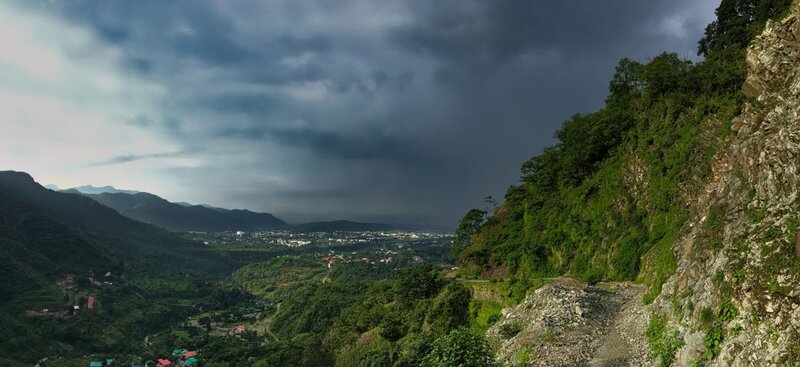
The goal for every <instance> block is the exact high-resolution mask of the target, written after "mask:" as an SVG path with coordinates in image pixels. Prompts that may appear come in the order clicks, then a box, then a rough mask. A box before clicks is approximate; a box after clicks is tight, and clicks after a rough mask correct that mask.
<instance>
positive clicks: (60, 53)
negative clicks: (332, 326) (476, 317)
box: [0, 0, 719, 227]
mask: <svg viewBox="0 0 800 367" xmlns="http://www.w3.org/2000/svg"><path fill="white" fill-rule="evenodd" d="M718 3H719V2H718V1H714V0H702V1H694V0H678V1H667V0H657V1H646V2H645V1H636V0H624V1H623V0H613V1H602V2H601V1H590V0H580V1H578V0H576V1H563V2H550V1H502V2H496V1H435V2H430V1H399V0H397V1H382V2H375V1H368V0H346V1H336V2H329V1H324V0H316V1H315V0H302V1H295V0H293V1H266V2H265V1H236V2H230V1H214V0H208V1H201V0H198V1H194V0H193V1H170V2H163V1H135V2H127V1H125V2H123V1H119V2H118V1H102V2H98V1H70V2H61V1H49V0H41V1H22V0H16V1H10V2H4V3H2V4H0V34H3V37H2V38H0V105H1V106H2V108H0V131H1V132H2V133H0V169H3V170H5V169H9V170H18V171H25V172H28V173H30V174H31V175H32V176H33V177H34V179H36V180H37V181H38V182H40V183H41V184H43V185H45V184H55V185H58V186H59V187H60V188H69V187H75V186H81V185H94V186H105V185H112V186H114V187H117V188H120V189H128V190H138V191H145V192H150V193H153V194H156V195H158V196H161V197H163V198H165V199H167V200H169V201H173V202H191V203H196V204H208V205H212V206H219V207H226V208H242V209H250V210H253V211H260V212H270V213H273V214H275V215H277V216H279V217H281V218H284V219H286V220H288V221H291V222H303V221H316V220H333V219H342V218H345V219H351V220H359V221H372V222H391V223H401V222H402V223H413V224H435V225H443V226H451V227H452V226H455V224H456V222H457V221H458V219H459V218H460V216H461V215H462V214H463V213H464V212H465V211H466V210H467V209H469V208H471V207H481V206H483V198H484V197H485V196H487V195H493V196H494V197H496V198H498V199H500V198H502V195H503V194H504V192H505V189H506V188H507V187H508V186H509V185H511V184H514V183H516V182H517V179H518V176H519V167H520V166H521V164H522V163H523V162H524V161H525V160H527V159H528V158H530V157H531V156H533V155H535V154H538V153H539V152H540V151H541V149H542V148H543V147H545V146H547V145H550V144H552V143H553V138H552V135H553V133H554V132H555V130H556V129H557V128H558V127H559V126H560V125H561V123H562V122H563V121H564V120H566V119H568V118H569V117H570V116H571V115H573V114H575V113H585V112H591V111H594V110H596V109H598V108H599V107H601V106H602V104H603V100H604V98H605V96H606V94H607V83H608V81H609V79H610V78H611V76H612V75H613V71H614V66H615V65H616V63H617V61H618V60H619V59H620V58H623V57H629V58H632V59H635V60H639V61H647V60H648V59H651V58H652V57H654V56H656V55H658V54H659V53H661V52H664V51H668V52H675V53H677V54H678V55H680V56H682V57H686V58H689V59H693V60H694V59H696V58H697V56H696V48H697V41H698V40H699V38H700V37H701V35H702V32H703V29H704V28H705V26H706V25H707V24H708V23H709V22H710V21H711V20H712V19H713V18H714V8H715V7H716V6H717V5H718Z"/></svg>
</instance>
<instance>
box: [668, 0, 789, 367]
mask: <svg viewBox="0 0 800 367" xmlns="http://www.w3.org/2000/svg"><path fill="white" fill-rule="evenodd" d="M798 17H800V5H798V3H795V5H793V7H792V12H791V14H790V15H789V16H788V17H787V18H786V19H784V20H783V21H781V22H769V23H768V24H767V25H766V28H765V30H764V32H763V33H762V34H761V35H760V36H758V37H756V39H755V40H754V41H753V42H752V44H751V46H750V48H749V50H748V55H747V63H748V78H747V81H746V83H745V85H744V86H743V89H744V92H745V94H746V95H747V96H748V97H750V98H751V99H752V100H751V101H750V102H748V103H747V104H746V106H745V109H744V112H743V113H742V114H741V115H740V116H739V117H737V118H736V119H735V120H734V121H733V124H732V129H733V131H734V134H735V135H734V137H733V138H732V139H731V142H730V146H729V149H727V150H723V151H722V152H721V153H720V154H718V156H717V157H715V160H714V163H713V178H712V180H711V181H710V183H709V184H708V185H707V186H706V190H705V193H704V194H703V195H701V196H700V197H699V198H697V200H696V202H695V204H694V210H695V213H696V217H695V218H694V219H693V220H692V221H691V222H690V223H689V230H687V232H686V233H685V235H684V236H683V237H682V238H681V240H680V241H679V243H677V244H676V245H675V247H674V249H675V252H676V255H677V257H678V258H679V265H678V270H677V272H676V274H675V275H674V276H673V277H672V278H671V279H670V280H669V281H668V282H667V283H665V284H664V286H663V288H662V294H661V296H659V298H658V299H657V301H656V303H655V305H654V308H655V310H656V311H658V312H661V313H663V314H665V315H667V316H668V317H669V318H670V319H671V320H672V325H673V327H675V328H677V329H678V330H679V332H680V335H681V336H682V338H683V340H684V346H683V348H681V350H679V351H678V354H677V358H676V364H677V365H679V366H689V365H691V364H692V363H699V362H700V361H702V362H704V363H705V365H706V366H790V365H795V364H793V363H798V362H800V306H799V305H798V304H800V276H799V275H798V273H799V271H800V259H798V257H797V256H796V254H797V251H799V250H800V249H796V246H798V245H797V243H800V242H797V241H798V240H800V239H798V238H796V236H797V230H798V227H800V201H798V197H797V194H798V189H800V176H798V173H800V19H798ZM709 221H716V223H718V225H714V224H713V223H709ZM715 332H719V336H715V334H714V333H715Z"/></svg>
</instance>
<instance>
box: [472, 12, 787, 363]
mask: <svg viewBox="0 0 800 367" xmlns="http://www.w3.org/2000/svg"><path fill="white" fill-rule="evenodd" d="M732 3H736V4H740V3H741V4H743V3H745V2H735V1H730V2H728V4H732ZM762 3H765V2H762ZM725 4H726V3H725V2H723V6H721V8H724V5H725ZM719 14H720V11H719V10H718V15H719ZM781 14H782V13H781ZM774 18H776V19H780V20H778V21H773V20H768V21H766V25H764V27H763V31H758V33H759V34H758V35H756V36H755V37H754V38H752V40H751V41H750V43H749V46H748V47H747V50H746V69H747V70H746V71H747V72H746V80H745V79H744V78H741V79H738V80H739V81H738V82H736V83H733V84H735V86H736V87H735V90H734V91H732V92H727V93H728V94H725V95H724V96H723V97H724V98H721V99H720V94H716V92H715V91H714V90H713V89H712V90H711V91H705V92H700V93H699V94H697V95H699V96H700V97H698V100H699V101H701V102H699V103H698V102H695V103H694V104H693V105H691V106H690V107H687V108H686V109H685V110H684V112H681V113H680V114H676V115H674V116H678V117H673V116H670V115H669V114H664V115H663V118H661V117H659V118H661V120H663V121H665V125H664V126H665V127H664V128H663V129H662V130H652V131H655V133H654V132H652V131H648V130H647V129H652V128H651V127H652V126H653V125H654V124H655V123H654V122H653V121H661V120H657V119H656V120H648V119H649V118H651V117H652V116H651V115H648V114H647V113H645V112H641V113H639V114H638V115H636V116H635V118H636V119H637V122H636V125H634V126H637V127H636V128H635V130H632V131H630V132H627V133H626V134H628V135H626V137H625V138H624V139H623V140H622V143H621V144H620V145H619V146H618V147H616V148H615V149H614V150H612V151H611V153H610V158H609V159H606V160H605V161H604V162H603V163H602V165H601V166H600V169H599V170H597V171H596V172H595V173H593V174H592V175H590V176H587V177H589V178H587V179H585V180H584V181H582V183H581V184H580V185H579V186H577V187H578V188H584V189H583V191H581V192H579V193H578V194H576V195H573V196H564V197H566V198H575V202H576V203H577V204H575V207H577V208H578V209H574V208H571V207H570V205H571V204H570V202H566V203H565V202H564V200H562V199H556V200H553V203H554V204H552V206H551V207H548V206H547V204H545V205H544V207H545V208H546V209H547V210H546V211H540V212H535V211H532V210H531V209H530V208H532V207H534V208H535V206H536V205H541V204H537V203H536V201H535V200H531V199H530V195H529V196H528V199H527V201H524V204H525V205H524V208H523V209H520V211H521V212H524V221H520V222H522V223H523V224H520V225H518V226H517V227H513V225H512V224H510V223H514V222H513V220H512V219H507V218H511V217H512V215H511V214H508V213H507V212H509V211H510V212H512V214H513V204H514V196H513V195H520V196H522V195H521V194H518V193H516V192H514V191H512V190H510V191H509V192H510V195H507V198H506V203H505V204H504V206H502V207H501V208H500V210H498V212H497V213H495V215H494V216H493V217H492V218H490V219H489V221H488V222H487V224H485V225H484V226H483V227H482V228H481V230H480V231H478V232H477V234H476V237H475V238H474V239H473V241H472V243H471V245H470V247H469V248H468V249H467V251H466V253H467V255H468V256H473V257H475V256H476V255H475V254H478V255H481V256H484V257H485V258H487V259H489V261H488V263H489V264H490V265H489V266H484V268H488V269H489V270H495V269H496V268H498V267H500V266H507V265H508V264H509V263H511V264H513V262H509V261H505V262H503V261H504V260H500V261H497V258H498V256H497V253H498V252H499V250H497V249H504V248H511V249H516V248H526V247H525V246H528V247H527V248H533V249H537V248H540V247H541V246H540V247H533V246H532V245H530V244H527V245H526V243H535V244H540V243H544V244H557V246H553V245H549V247H545V248H544V249H543V250H541V251H540V252H537V254H541V255H540V256H541V258H543V259H546V260H544V261H541V262H540V263H537V264H536V265H534V266H531V268H536V267H537V266H538V267H542V266H546V265H547V264H551V263H553V262H554V261H561V262H564V263H568V264H570V265H569V266H565V267H561V268H558V267H551V269H554V270H553V273H559V272H560V273H561V274H566V275H569V276H575V277H578V278H581V279H584V280H589V281H591V280H592V277H591V276H587V275H586V274H590V275H591V272H586V271H581V269H591V268H592V267H595V268H596V269H600V270H602V272H601V275H600V278H601V279H610V280H615V278H616V279H619V278H623V277H620V276H619V274H620V273H619V271H618V269H619V268H620V264H621V263H624V262H621V261H620V259H622V260H624V259H629V258H628V257H624V256H616V255H615V257H612V256H611V255H609V254H614V252H616V253H617V254H620V253H622V252H621V250H620V249H622V248H624V246H625V245H626V243H633V244H635V245H636V246H644V247H645V248H646V249H647V251H646V252H644V253H641V257H640V258H641V263H640V264H639V263H635V269H637V271H638V275H637V277H636V279H637V281H638V282H640V283H643V284H644V285H646V286H647V287H648V288H647V289H644V288H643V287H638V286H634V285H630V284H628V283H605V286H603V287H599V288H598V287H588V288H587V287H585V286H580V285H576V284H551V285H547V286H545V287H542V288H540V289H539V290H536V291H534V292H531V293H529V294H528V295H527V297H525V298H524V299H523V301H522V302H521V303H520V304H519V305H517V306H515V307H513V308H509V309H506V310H504V312H503V313H504V317H503V318H502V319H501V320H500V321H499V322H498V323H496V324H495V325H494V326H493V327H491V328H490V329H489V331H488V332H487V337H488V338H489V340H490V341H491V343H492V344H493V346H494V347H495V348H496V350H498V353H499V360H500V361H502V362H503V363H504V364H505V365H512V366H517V365H519V366H642V365H652V366H670V365H676V366H681V367H689V366H720V367H721V366H776V367H778V366H780V367H794V366H800V198H799V197H798V193H799V192H800V1H795V2H794V4H793V5H792V6H791V7H790V9H789V11H788V14H787V15H785V16H778V17H774ZM715 24H716V25H714V26H716V27H717V28H719V27H722V26H721V25H720V24H722V23H721V22H715ZM762 24H763V23H762ZM713 29H714V28H712V31H713ZM753 29H755V26H754V28H753ZM758 29H759V30H760V29H761V28H760V25H759V27H758ZM723 33H724V32H723ZM756 33H757V32H753V34H756ZM743 44H746V43H743ZM731 47H733V46H731ZM729 50H730V48H725V47H718V48H717V50H716V51H714V52H716V54H711V55H710V56H709V60H711V61H708V62H706V63H699V64H697V65H696V66H693V68H694V69H692V70H699V72H698V73H697V74H693V75H694V76H697V75H705V76H708V75H715V74H714V73H716V72H718V71H719V70H722V69H723V68H719V67H716V66H713V65H714V63H716V62H718V59H716V60H715V58H716V57H726V56H725V55H733V54H735V53H734V51H731V52H730V53H726V52H727V51H729ZM741 51H742V48H739V49H738V51H736V52H739V53H738V54H735V55H736V56H734V57H733V58H731V60H736V61H733V62H730V63H727V64H722V65H734V66H733V67H735V68H738V67H739V65H744V64H743V63H742V60H743V59H744V56H743V55H744V54H743V53H741ZM739 55H741V56H739ZM709 65H712V66H710V67H709ZM646 67H647V68H652V67H653V66H652V64H650V65H647V66H646ZM704 68H706V69H704ZM648 72H649V71H648ZM709 73H710V74H709ZM645 74H646V75H647V73H645ZM690 75H692V74H690ZM712 78H714V77H712ZM722 79H724V78H722ZM717 80H719V79H717ZM742 80H744V83H743V84H742ZM652 84H653V81H652V79H647V78H645V85H646V87H645V90H646V89H647V88H650V86H652ZM712 85H714V84H713V83H712ZM740 86H741V89H739V87H740ZM676 90H680V91H681V93H689V92H686V90H691V88H687V87H685V86H680V87H678V88H677V89H676ZM740 91H741V93H740ZM612 94H613V87H612ZM742 94H743V95H744V97H746V99H742ZM644 95H647V92H645V94H644ZM709 96H710V97H709ZM637 98H640V97H637ZM659 98H664V97H659ZM715 98H716V100H717V101H719V100H736V101H737V102H735V103H731V106H736V107H735V108H729V109H726V108H719V109H717V110H716V111H709V110H707V109H704V108H703V107H702V105H703V103H706V102H705V101H714V100H715ZM726 98H727V99H726ZM742 101H744V102H743V103H742ZM669 103H673V101H670V102H669ZM712 104H713V103H712ZM607 108H608V107H607ZM730 111H734V112H733V113H731V112H730ZM682 116H692V118H696V120H692V121H694V124H695V125H691V126H695V127H699V128H698V130H688V128H687V130H685V131H687V132H688V133H678V134H675V135H673V136H671V137H670V138H674V139H676V140H677V139H683V140H681V141H686V142H687V146H689V147H691V148H689V149H686V150H684V153H685V154H686V155H687V156H689V158H686V159H684V160H674V161H673V163H672V165H671V166H670V165H663V166H661V167H659V165H658V164H659V163H658V159H655V160H654V159H652V157H650V158H647V157H648V155H652V152H654V151H655V152H658V154H660V155H656V157H658V158H659V159H664V160H666V159H668V158H669V157H674V154H673V153H675V154H677V153H676V151H670V150H669V149H671V148H672V147H674V146H677V145H680V144H681V143H679V142H676V141H673V140H669V138H668V139H667V140H669V141H668V143H667V144H664V145H663V146H664V147H670V148H669V149H664V148H659V149H660V150H658V149H654V148H653V147H654V146H657V144H654V143H653V142H654V141H655V142H656V143H657V142H658V139H659V134H663V133H664V132H669V131H675V130H678V131H684V130H681V129H684V125H681V121H683V120H682V119H684V117H682ZM685 126H690V125H685ZM670 129H672V130H670ZM692 134H694V135H697V136H700V138H699V139H698V140H691V139H688V138H687V136H689V135H692ZM642 142H644V143H642ZM564 144H566V143H564ZM566 148H568V147H566ZM566 148H563V147H558V149H562V150H563V149H566ZM665 151H666V152H667V153H664V152H665ZM704 154H705V155H707V159H706V160H704V159H703V158H702V157H703V155H704ZM536 159H539V158H534V160H533V161H534V164H540V165H539V166H536V167H537V169H539V171H541V168H540V167H542V164H541V161H535V160H536ZM609 167H611V168H609ZM612 168H613V169H612ZM523 169H524V168H523ZM608 172H613V173H614V174H608ZM617 172H619V174H616V173H617ZM671 172H681V173H680V174H678V175H676V176H675V181H667V182H668V183H669V182H675V186H674V188H675V189H674V190H672V191H669V190H667V189H665V188H670V187H672V186H670V185H669V184H664V182H663V181H659V180H662V178H663V177H662V176H667V175H669V174H670V173H671ZM535 173H536V174H537V175H538V176H535V177H534V178H539V177H541V175H540V172H535ZM604 175H605V176H604ZM598 177H601V179H598ZM603 177H606V178H607V177H612V178H614V179H602V178H603ZM593 180H594V182H599V183H594V182H592V181H593ZM587 182H588V183H587ZM540 186H541V180H539V181H535V180H534V182H533V183H527V182H526V183H523V185H522V187H524V188H525V189H527V190H532V189H531V188H530V187H534V189H537V190H538V188H539V187H540ZM562 187H563V184H562ZM614 187H617V188H618V189H617V190H616V191H614V189H613V188H614ZM559 190H561V191H558V192H564V189H563V188H562V189H559ZM604 191H609V192H611V193H613V195H608V197H610V198H611V199H609V200H608V203H610V204H608V205H607V207H605V208H606V209H607V211H606V212H607V213H608V214H607V217H603V216H597V215H595V216H590V215H587V214H586V213H592V212H590V211H587V210H584V209H583V208H584V207H591V206H594V205H597V203H598V202H602V199H603V192H604ZM598 193H599V194H598ZM659 195H666V196H668V197H667V198H663V200H662V202H663V203H668V204H667V205H664V204H662V205H659V204H658V201H657V199H660V198H661V197H660V196H659ZM518 201H521V200H518ZM631 208H635V209H631ZM595 212H601V211H600V210H595ZM628 212H635V213H636V215H635V216H630V217H629V218H634V220H630V219H625V218H626V217H625V215H627V214H626V213H628ZM665 212H666V213H675V214H674V215H672V214H670V215H667V216H664V217H663V219H660V218H662V217H661V216H663V214H662V213H665ZM541 213H545V214H547V213H555V214H553V215H552V218H556V219H554V220H552V221H550V222H548V223H546V224H543V225H540V226H539V227H538V228H537V227H534V226H528V222H531V221H534V220H535V219H533V218H534V215H541ZM564 213H567V215H562V214H564ZM558 215H561V216H562V217H563V218H567V219H566V220H567V221H566V222H564V221H563V220H562V219H563V218H562V217H558ZM619 218H623V219H621V220H620V219H619ZM587 223H588V226H589V227H593V228H599V229H598V230H597V231H596V232H594V233H593V232H590V231H583V232H581V226H587ZM620 224H621V225H622V227H624V226H632V225H635V226H639V228H641V232H642V233H645V234H644V235H637V236H632V235H631V236H628V235H625V236H620V237H612V236H609V235H606V234H605V233H613V232H614V231H616V230H617V229H618V228H620ZM503 226H505V227H509V228H512V230H507V231H505V232H503V231H500V230H498V229H497V228H503ZM554 226H560V227H563V228H565V229H564V230H562V231H561V232H559V233H566V235H560V236H550V237H547V236H541V235H539V236H538V237H534V236H529V237H530V238H528V237H526V238H522V239H519V240H516V241H518V243H522V245H517V244H516V243H514V242H513V241H511V240H508V239H507V238H511V239H512V240H513V239H514V237H513V235H507V234H506V233H512V234H513V233H514V231H515V230H516V231H519V229H518V228H522V229H523V230H524V231H522V233H524V234H526V235H527V234H528V233H544V234H548V233H553V232H554V230H553V229H552V228H554ZM659 228H668V229H669V228H671V229H670V230H664V229H659ZM670 231H674V232H670ZM604 232H605V233H604ZM587 233H588V234H589V235H587ZM501 235H505V237H503V236H501ZM491 236H494V237H491ZM487 238H488V239H487ZM526 241H527V242H526ZM626 241H628V242H626ZM494 243H500V244H501V245H493V244H494ZM587 243H588V244H590V245H588V246H585V245H583V244H587ZM481 246H483V247H481ZM493 246H494V247H493ZM576 247H577V248H578V249H579V250H578V251H575V252H577V253H578V254H577V255H570V252H569V251H574V250H571V249H574V248H576ZM487 248H488V249H489V250H487ZM582 248H586V249H588V250H585V251H584V250H581V249H582ZM640 248H641V247H640ZM565 249H566V250H565ZM470 251H471V252H470ZM480 251H483V252H480ZM582 251H584V252H582ZM528 252H530V250H528ZM523 254H525V252H523ZM582 254H584V255H586V258H587V259H588V260H585V261H586V262H587V263H588V264H589V265H587V266H586V267H581V266H577V265H580V264H581V261H583V260H581V255H582ZM569 256H572V257H569ZM634 256H638V255H636V254H635V253H634ZM553 259H555V260H553ZM638 259H639V258H638V257H637V261H638ZM498 264H499V265H498ZM542 264H545V265H542ZM576 264H577V265H576ZM598 264H599V265H598ZM606 269H607V270H606ZM517 273H518V274H519V273H523V274H524V270H521V271H520V270H517ZM484 274H489V275H488V276H492V275H491V273H489V272H487V273H484ZM645 292H646V294H645V295H644V299H643V297H642V296H643V293H645ZM650 301H652V303H651V302H650ZM645 304H647V305H645ZM645 345H647V346H646V347H645Z"/></svg>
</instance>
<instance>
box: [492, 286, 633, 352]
mask: <svg viewBox="0 0 800 367" xmlns="http://www.w3.org/2000/svg"><path fill="white" fill-rule="evenodd" d="M642 293H643V289H642V288H641V287H638V286H634V285H631V284H626V283H622V284H614V285H610V284H609V285H607V286H606V287H603V288H598V287H582V286H580V285H579V284H577V282H573V283H569V282H560V283H554V284H549V285H546V286H544V287H542V288H539V289H537V290H536V291H534V292H533V293H532V294H530V295H529V296H528V297H527V298H526V299H525V301H524V302H522V303H521V304H519V305H517V306H515V307H513V308H511V309H507V310H505V312H504V315H505V317H504V318H503V320H501V321H500V322H498V323H497V324H495V325H494V326H492V327H491V328H490V329H489V331H488V332H487V336H488V338H489V340H490V342H491V343H492V345H493V346H494V347H495V348H496V349H497V350H498V351H499V360H500V361H501V363H502V364H503V365H507V366H542V367H544V366H547V367H555V366H564V367H566V366H597V367H600V366H604V367H612V366H645V365H647V351H648V347H647V343H646V341H645V340H644V338H643V334H642V331H643V330H644V328H645V326H646V324H647V316H648V313H647V312H646V310H645V308H644V306H643V304H642Z"/></svg>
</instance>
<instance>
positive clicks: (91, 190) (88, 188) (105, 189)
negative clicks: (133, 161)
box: [72, 185, 140, 195]
mask: <svg viewBox="0 0 800 367" xmlns="http://www.w3.org/2000/svg"><path fill="white" fill-rule="evenodd" d="M72 190H75V191H78V192H80V193H83V194H94V195H98V194H106V193H111V194H137V193H139V192H140V191H136V190H120V189H117V188H116V187H114V186H100V187H98V186H92V185H83V186H78V187H73V188H72Z"/></svg>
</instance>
